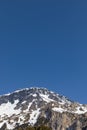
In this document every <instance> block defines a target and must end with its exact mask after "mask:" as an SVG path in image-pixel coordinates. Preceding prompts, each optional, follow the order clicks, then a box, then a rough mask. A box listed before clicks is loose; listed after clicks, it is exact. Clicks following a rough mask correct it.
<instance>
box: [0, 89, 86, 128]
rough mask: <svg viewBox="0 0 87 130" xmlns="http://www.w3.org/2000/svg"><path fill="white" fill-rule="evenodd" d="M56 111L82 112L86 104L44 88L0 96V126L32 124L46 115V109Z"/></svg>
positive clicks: (11, 126)
mask: <svg viewBox="0 0 87 130" xmlns="http://www.w3.org/2000/svg"><path fill="white" fill-rule="evenodd" d="M48 109H49V110H50V111H51V112H56V113H66V112H68V113H72V114H77V115H79V114H84V113H86V112H87V106H86V105H85V106H84V105H82V104H79V103H76V102H72V101H71V100H69V99H67V98H66V97H65V96H61V95H59V94H56V93H54V92H52V91H49V90H48V89H46V88H38V87H36V88H24V89H20V90H17V91H14V92H13V93H10V94H7V95H6V94H5V95H3V96H1V97H0V127H2V126H3V125H4V123H6V126H7V128H8V129H13V128H14V127H16V126H17V125H21V124H23V123H29V124H30V125H34V124H36V123H37V120H38V118H40V116H42V115H43V116H44V117H46V118H48V117H47V110H48Z"/></svg>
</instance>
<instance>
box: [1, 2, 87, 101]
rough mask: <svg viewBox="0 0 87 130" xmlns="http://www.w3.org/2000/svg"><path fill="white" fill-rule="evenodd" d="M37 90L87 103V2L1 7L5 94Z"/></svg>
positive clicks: (38, 3)
mask: <svg viewBox="0 0 87 130" xmlns="http://www.w3.org/2000/svg"><path fill="white" fill-rule="evenodd" d="M31 86H38V87H40V86H42V87H46V88H48V89H50V90H53V91H55V92H57V93H60V94H63V95H65V96H67V97H69V98H71V99H72V100H76V101H79V102H81V103H87V0H84V1H82V0H72V1H71V0H60V1H59V0H43V1H42V0H26V1H24V0H14V1H13V0H9V1H7V0H5V1H0V94H3V93H8V92H12V91H14V90H16V89H19V88H24V87H31Z"/></svg>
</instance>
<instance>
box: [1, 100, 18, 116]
mask: <svg viewBox="0 0 87 130" xmlns="http://www.w3.org/2000/svg"><path fill="white" fill-rule="evenodd" d="M18 102H19V100H15V101H14V104H12V103H11V102H7V103H3V104H1V106H0V116H1V117H4V115H8V117H10V116H11V115H13V114H19V113H20V109H18V110H16V109H15V107H16V105H17V103H18Z"/></svg>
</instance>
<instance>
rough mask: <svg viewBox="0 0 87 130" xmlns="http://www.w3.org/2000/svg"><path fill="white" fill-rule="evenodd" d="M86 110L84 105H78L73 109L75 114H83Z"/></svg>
mask: <svg viewBox="0 0 87 130" xmlns="http://www.w3.org/2000/svg"><path fill="white" fill-rule="evenodd" d="M86 112H87V108H84V107H81V106H78V107H77V108H76V111H75V113H76V114H84V113H86Z"/></svg>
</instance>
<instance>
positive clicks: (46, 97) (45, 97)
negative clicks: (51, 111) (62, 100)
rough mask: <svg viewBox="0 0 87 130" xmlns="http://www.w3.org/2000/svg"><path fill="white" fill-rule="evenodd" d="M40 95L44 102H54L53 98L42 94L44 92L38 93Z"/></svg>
mask: <svg viewBox="0 0 87 130" xmlns="http://www.w3.org/2000/svg"><path fill="white" fill-rule="evenodd" d="M39 95H40V96H41V98H42V99H43V100H44V101H45V102H47V103H49V102H55V100H53V99H50V98H49V97H48V96H49V95H44V94H39Z"/></svg>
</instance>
